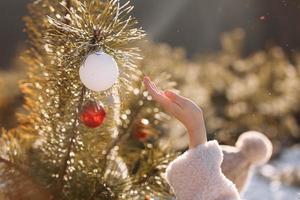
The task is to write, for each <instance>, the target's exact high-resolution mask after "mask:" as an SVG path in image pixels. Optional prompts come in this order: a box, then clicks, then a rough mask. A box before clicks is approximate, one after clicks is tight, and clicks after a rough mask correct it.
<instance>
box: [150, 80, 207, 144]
mask: <svg viewBox="0 0 300 200" xmlns="http://www.w3.org/2000/svg"><path fill="white" fill-rule="evenodd" d="M144 82H145V85H146V88H147V90H148V91H149V93H150V95H151V96H152V97H153V99H154V100H155V101H157V102H158V103H159V104H160V105H161V106H162V107H163V108H164V109H165V110H166V111H167V112H169V113H170V114H172V115H173V116H174V117H176V118H177V119H178V120H179V121H180V122H181V123H183V125H184V126H185V127H186V128H187V131H188V133H189V139H190V141H189V144H190V145H189V146H190V148H195V147H196V146H198V145H199V144H204V143H205V142H207V138H206V129H205V124H204V119H203V114H202V110H201V109H200V108H199V107H198V106H197V105H196V104H195V103H194V102H192V101H190V100H189V99H187V98H185V97H182V96H180V95H178V94H175V93H174V92H172V91H165V92H163V91H160V90H159V89H157V87H156V85H155V84H154V83H153V82H152V81H151V80H150V79H149V78H148V77H145V79H144Z"/></svg>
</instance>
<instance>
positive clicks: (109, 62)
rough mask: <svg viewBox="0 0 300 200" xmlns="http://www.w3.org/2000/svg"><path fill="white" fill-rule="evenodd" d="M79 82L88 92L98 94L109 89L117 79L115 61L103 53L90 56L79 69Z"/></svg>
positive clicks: (117, 72) (117, 71) (117, 73)
mask: <svg viewBox="0 0 300 200" xmlns="http://www.w3.org/2000/svg"><path fill="white" fill-rule="evenodd" d="M79 76H80V80H81V82H82V83H83V84H84V85H85V87H87V88H88V89H90V90H93V91H95V92H100V91H104V90H107V89H109V88H110V87H112V86H113V84H114V83H115V82H116V81H117V79H118V77H119V69H118V65H117V63H116V61H115V59H114V58H113V57H112V56H110V55H108V54H106V53H104V52H96V53H93V54H90V55H89V56H88V57H87V58H86V60H85V61H84V63H83V65H82V66H81V67H80V69H79Z"/></svg>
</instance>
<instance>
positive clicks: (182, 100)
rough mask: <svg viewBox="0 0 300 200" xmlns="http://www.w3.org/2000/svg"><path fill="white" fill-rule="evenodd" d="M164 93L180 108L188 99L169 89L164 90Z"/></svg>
mask: <svg viewBox="0 0 300 200" xmlns="http://www.w3.org/2000/svg"><path fill="white" fill-rule="evenodd" d="M165 95H166V96H167V97H168V98H169V99H171V100H172V101H174V102H175V103H176V104H178V105H179V106H180V107H181V108H183V107H184V106H185V105H186V102H187V101H188V100H187V99H186V98H185V97H183V96H180V95H178V94H176V93H174V92H172V91H170V90H167V91H165Z"/></svg>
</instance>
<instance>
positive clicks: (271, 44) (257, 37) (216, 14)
mask: <svg viewBox="0 0 300 200" xmlns="http://www.w3.org/2000/svg"><path fill="white" fill-rule="evenodd" d="M28 2H29V1H28V0H22V1H19V0H9V1H8V0H2V1H0V8H1V12H0V22H1V28H0V68H1V71H0V91H1V93H0V126H1V127H5V128H13V127H15V126H16V125H17V124H16V120H15V112H16V111H18V110H20V106H21V104H22V101H23V100H22V95H21V94H20V92H19V89H18V86H17V83H18V81H19V80H21V79H22V78H23V77H24V75H25V71H26V67H24V66H23V65H22V63H21V62H20V61H19V59H18V57H19V54H20V52H22V50H23V49H24V48H25V46H26V43H25V40H26V33H24V31H23V28H24V25H23V21H22V16H24V15H26V13H27V11H26V4H27V3H28ZM133 4H134V5H135V10H134V15H135V17H136V18H137V19H138V20H139V22H140V24H141V26H142V27H143V28H144V29H145V30H146V32H147V34H148V38H149V42H148V43H147V44H146V45H145V46H143V47H142V48H144V50H143V52H144V54H145V59H144V60H143V61H142V63H141V65H142V66H144V67H145V68H147V69H145V71H146V72H147V73H152V74H153V75H155V74H159V73H160V72H161V71H162V70H163V71H165V72H167V73H169V74H171V76H172V78H173V79H174V80H175V81H176V82H177V89H179V90H180V91H182V93H183V94H184V95H186V96H188V97H189V98H191V99H193V100H194V101H196V102H197V103H198V104H199V105H201V106H202V107H203V109H204V111H205V113H206V122H207V128H208V132H209V134H210V138H217V139H218V140H219V141H220V142H221V143H224V144H230V145H233V144H234V142H235V140H236V138H237V137H238V136H239V134H241V133H242V132H244V131H247V130H250V129H254V130H258V131H262V132H263V133H265V134H266V135H267V136H268V137H269V138H270V139H271V140H272V142H273V144H274V156H273V159H272V161H271V162H270V163H269V164H267V165H265V166H262V167H261V168H260V169H258V170H257V171H256V172H255V176H254V177H253V179H252V181H251V183H250V185H249V189H248V190H247V191H246V193H245V198H246V199H248V200H252V199H253V200H256V199H264V200H269V199H270V200H271V199H291V200H292V199H297V195H298V193H299V192H300V167H299V166H300V161H299V158H300V146H299V142H300V63H299V61H300V56H299V55H300V54H299V52H300V37H299V36H300V26H299V24H298V23H299V21H300V1H297V0H279V1H274V0H264V1H261V0H243V1H241V0H210V1H199V0H172V1H170V0H159V1H146V0H144V1H142V0H134V1H133ZM154 60H155V62H154ZM150 68H151V70H152V71H151V70H150ZM170 127H171V128H170V130H171V133H172V137H174V140H178V141H182V140H180V138H181V137H185V135H184V130H183V129H182V127H180V126H179V125H178V123H176V122H170ZM185 145H186V144H182V142H178V144H175V147H174V148H178V149H180V148H182V147H184V146H185ZM258 186H259V187H258ZM298 196H299V195H298Z"/></svg>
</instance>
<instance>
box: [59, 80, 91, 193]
mask: <svg viewBox="0 0 300 200" xmlns="http://www.w3.org/2000/svg"><path fill="white" fill-rule="evenodd" d="M85 93H86V88H85V87H84V86H83V87H82V90H81V95H80V99H79V102H78V106H77V110H76V115H75V119H74V122H73V126H72V129H71V130H70V137H69V139H68V140H67V141H69V144H68V145H67V151H66V154H65V157H64V159H63V162H62V167H61V171H60V173H59V179H58V183H57V187H58V189H57V191H58V194H61V193H62V191H63V185H64V178H65V175H66V173H67V168H68V161H69V160H70V153H71V151H73V149H74V145H75V141H76V136H77V134H76V129H77V126H78V124H79V122H78V119H79V111H80V109H81V108H82V105H83V99H84V95H85Z"/></svg>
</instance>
